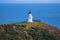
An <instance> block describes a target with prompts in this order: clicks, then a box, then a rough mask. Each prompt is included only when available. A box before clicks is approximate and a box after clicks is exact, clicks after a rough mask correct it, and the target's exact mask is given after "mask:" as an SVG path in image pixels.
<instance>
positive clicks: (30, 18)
mask: <svg viewBox="0 0 60 40" xmlns="http://www.w3.org/2000/svg"><path fill="white" fill-rule="evenodd" d="M27 22H33V16H32V13H31V11H30V12H29V13H28V21H27Z"/></svg>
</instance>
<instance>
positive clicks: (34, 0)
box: [0, 0, 60, 3]
mask: <svg viewBox="0 0 60 40" xmlns="http://www.w3.org/2000/svg"><path fill="white" fill-rule="evenodd" d="M0 3H60V0H0Z"/></svg>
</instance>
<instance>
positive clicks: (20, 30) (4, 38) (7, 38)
mask: <svg viewBox="0 0 60 40" xmlns="http://www.w3.org/2000/svg"><path fill="white" fill-rule="evenodd" d="M0 40H60V30H58V29H57V28H55V27H53V26H50V25H47V24H45V23H42V22H41V21H35V22H33V23H27V22H20V23H15V24H3V25H0Z"/></svg>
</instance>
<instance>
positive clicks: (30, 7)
mask: <svg viewBox="0 0 60 40" xmlns="http://www.w3.org/2000/svg"><path fill="white" fill-rule="evenodd" d="M29 11H31V12H32V14H33V19H34V20H41V21H42V22H44V23H46V24H48V25H52V26H54V27H56V28H59V29H60V4H52V3H51V4H0V24H8V23H16V22H22V21H26V20H27V18H28V12H29Z"/></svg>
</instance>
